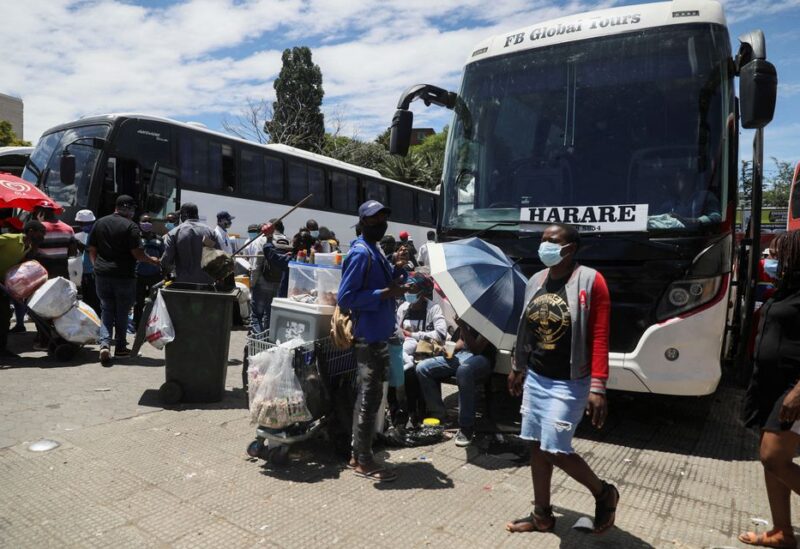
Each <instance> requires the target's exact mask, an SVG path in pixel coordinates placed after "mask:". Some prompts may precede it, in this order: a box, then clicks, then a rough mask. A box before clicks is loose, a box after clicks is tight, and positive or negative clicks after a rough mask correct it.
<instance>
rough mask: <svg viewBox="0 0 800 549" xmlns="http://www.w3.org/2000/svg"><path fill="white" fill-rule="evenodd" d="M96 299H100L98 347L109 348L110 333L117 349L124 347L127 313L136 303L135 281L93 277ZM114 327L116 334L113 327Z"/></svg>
mask: <svg viewBox="0 0 800 549" xmlns="http://www.w3.org/2000/svg"><path fill="white" fill-rule="evenodd" d="M94 280H95V285H96V287H97V297H99V298H100V309H101V313H100V317H101V319H102V321H103V325H102V326H101V327H100V347H101V348H103V347H110V346H111V334H112V332H113V333H114V335H115V336H116V337H115V338H114V339H115V344H116V347H117V348H118V349H121V348H123V347H125V345H126V344H127V341H126V339H125V335H126V334H127V333H128V313H129V312H130V310H131V307H133V304H134V303H135V302H136V279H135V278H114V277H111V276H102V275H97V274H96V275H95V277H94ZM115 326H116V332H114V327H115Z"/></svg>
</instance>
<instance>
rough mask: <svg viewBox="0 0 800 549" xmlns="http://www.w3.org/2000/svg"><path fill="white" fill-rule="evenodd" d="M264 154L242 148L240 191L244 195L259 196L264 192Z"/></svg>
mask: <svg viewBox="0 0 800 549" xmlns="http://www.w3.org/2000/svg"><path fill="white" fill-rule="evenodd" d="M264 160H265V158H264V155H263V154H259V153H257V152H253V151H249V150H247V149H244V150H242V152H241V156H240V162H239V166H240V169H241V174H242V177H241V185H240V191H241V193H242V194H243V195H245V196H253V197H256V198H260V197H262V196H264V194H266V193H265V192H264V191H265V190H266V189H265V187H266V183H267V177H266V173H265V170H264V168H265V165H264Z"/></svg>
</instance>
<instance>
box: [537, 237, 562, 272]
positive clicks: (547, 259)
mask: <svg viewBox="0 0 800 549" xmlns="http://www.w3.org/2000/svg"><path fill="white" fill-rule="evenodd" d="M561 248H562V246H560V245H558V244H556V243H555V242H542V243H541V244H540V245H539V259H541V260H542V263H544V265H545V267H555V266H556V265H558V264H559V263H561V260H562V259H564V258H563V257H561Z"/></svg>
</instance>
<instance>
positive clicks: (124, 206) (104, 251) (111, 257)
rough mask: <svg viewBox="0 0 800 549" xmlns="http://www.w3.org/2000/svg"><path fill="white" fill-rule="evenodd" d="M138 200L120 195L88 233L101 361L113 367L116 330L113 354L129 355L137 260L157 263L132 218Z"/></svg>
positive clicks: (118, 356)
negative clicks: (97, 304)
mask: <svg viewBox="0 0 800 549" xmlns="http://www.w3.org/2000/svg"><path fill="white" fill-rule="evenodd" d="M135 209H136V203H135V202H134V200H133V198H131V197H130V196H128V195H120V196H119V197H118V198H117V202H116V209H115V210H114V213H113V214H111V215H107V216H105V217H102V218H100V219H99V220H98V221H97V222H96V223H95V225H94V229H93V230H92V233H91V234H90V235H89V241H88V245H89V257H90V258H91V260H92V263H94V274H95V284H96V286H97V297H99V298H100V309H101V317H102V321H103V324H102V326H101V328H100V363H101V364H102V365H103V366H111V351H110V347H111V335H112V332H113V331H114V329H115V327H116V333H114V336H115V337H114V341H115V349H114V357H116V358H121V357H126V356H128V355H129V354H130V351H129V350H128V346H127V341H126V337H125V336H126V334H127V331H128V313H129V312H130V310H131V307H133V304H134V302H135V301H136V262H137V261H141V262H143V263H149V264H151V265H158V264H159V261H158V259H157V258H155V257H150V256H148V255H147V254H145V253H144V250H143V249H142V244H141V238H142V235H141V232H140V230H139V226H138V225H136V223H134V222H133V221H131V218H132V217H133V214H134V211H135Z"/></svg>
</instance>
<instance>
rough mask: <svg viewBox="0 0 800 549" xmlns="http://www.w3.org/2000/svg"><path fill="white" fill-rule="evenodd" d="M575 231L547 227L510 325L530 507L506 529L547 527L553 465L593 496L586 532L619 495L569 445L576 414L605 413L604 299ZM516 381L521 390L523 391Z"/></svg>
mask: <svg viewBox="0 0 800 549" xmlns="http://www.w3.org/2000/svg"><path fill="white" fill-rule="evenodd" d="M579 245H580V239H579V235H578V231H577V230H576V229H575V228H574V227H571V226H568V225H559V224H555V225H550V226H549V227H547V229H545V231H544V233H543V234H542V243H541V245H540V247H539V258H540V259H541V260H542V263H544V265H545V267H548V268H547V269H544V270H542V271H539V272H538V273H536V274H534V275H533V277H531V279H530V281H529V282H528V287H527V289H526V291H525V302H526V306H525V309H524V312H523V314H522V318H521V320H520V323H519V328H518V330H517V344H516V350H515V351H514V363H513V370H512V372H511V373H510V374H509V376H508V389H509V391H510V392H511V394H512V395H520V394H522V433H521V437H522V438H523V439H525V440H530V441H531V442H532V447H531V474H532V477H533V494H534V502H533V503H534V507H533V512H532V513H531V514H530V515H529V516H527V517H525V518H522V519H519V520H515V521H513V522H510V523H508V524H507V525H506V529H507V530H508V531H509V532H551V531H552V530H553V528H554V527H555V523H556V518H555V516H554V515H553V507H552V505H551V504H550V480H551V478H552V476H553V466H556V467H558V468H559V469H561V470H563V471H564V472H565V473H567V474H568V475H569V476H571V477H572V478H574V479H575V480H576V481H578V482H579V483H581V484H583V485H584V486H586V488H588V489H589V491H590V492H591V493H592V494H593V495H594V497H595V501H596V505H595V517H594V532H595V533H596V534H601V533H603V532H605V531H606V530H608V529H609V528H611V527H612V526H613V525H614V518H615V514H616V508H617V501H618V500H619V492H618V491H617V489H616V487H614V486H613V485H611V484H608V483H607V482H604V481H602V480H600V479H599V478H598V477H597V475H595V473H594V472H593V471H592V469H591V468H590V467H589V465H588V464H587V463H586V462H585V461H584V460H583V458H581V457H580V456H579V455H578V454H576V453H575V451H574V450H573V449H572V437H573V435H574V434H575V429H576V428H577V427H578V423H580V420H581V417H582V416H583V414H584V412H585V413H586V415H588V416H590V417H591V419H592V424H593V425H594V426H595V427H597V428H598V429H599V428H600V427H602V426H603V422H604V421H605V418H606V413H607V410H608V408H607V405H606V395H605V383H606V379H608V323H609V314H610V308H611V304H610V299H609V295H608V287H607V286H606V283H605V280H604V279H603V276H602V275H601V274H600V273H598V272H597V271H595V270H594V269H590V268H588V267H584V266H582V265H578V264H576V263H575V253H576V252H577V250H578V247H579ZM523 385H524V388H523Z"/></svg>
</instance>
